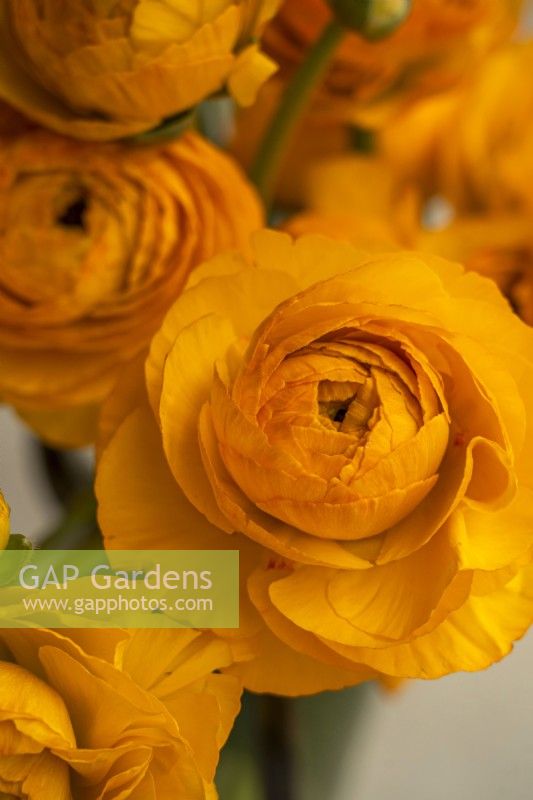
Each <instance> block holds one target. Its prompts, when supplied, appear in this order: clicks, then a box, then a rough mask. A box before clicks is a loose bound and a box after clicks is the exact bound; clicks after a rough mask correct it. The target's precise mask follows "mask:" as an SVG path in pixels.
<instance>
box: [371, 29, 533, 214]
mask: <svg viewBox="0 0 533 800" xmlns="http://www.w3.org/2000/svg"><path fill="white" fill-rule="evenodd" d="M532 67H533V40H531V41H527V42H520V43H516V44H513V45H509V46H507V47H505V48H502V49H501V50H499V51H497V52H496V53H494V54H493V55H492V56H491V57H490V58H488V59H487V60H486V61H485V62H483V64H481V65H480V67H479V68H478V69H477V70H476V71H474V72H473V73H472V75H471V76H470V80H469V82H468V83H466V84H465V85H463V86H462V87H459V88H457V89H456V90H455V91H453V92H449V93H447V94H446V95H444V96H443V97H441V98H429V99H427V100H424V101H421V102H420V103H417V104H414V105H413V106H412V107H410V108H408V109H406V110H405V111H404V112H403V113H401V114H399V115H398V116H397V117H396V118H395V119H394V120H392V121H391V123H390V125H389V126H388V127H387V128H385V129H384V131H383V132H382V150H383V152H384V154H385V157H386V158H387V160H388V161H389V163H390V167H391V169H393V170H394V171H395V172H396V173H397V174H399V175H400V176H402V177H407V178H410V179H415V180H417V181H418V182H419V183H420V184H421V185H422V186H423V187H424V189H425V191H426V192H438V193H440V194H442V195H444V196H445V197H446V198H447V199H448V200H449V202H451V203H452V204H453V205H454V207H455V208H456V209H457V211H458V212H459V213H461V214H463V213H466V214H471V213H480V212H485V211H498V212H509V211H516V210H517V209H518V210H520V209H524V208H525V209H528V210H529V211H531V208H533V190H532V188H531V187H532V185H533V156H532V152H531V150H532V149H531V145H530V142H531V133H532V131H533V123H532V122H531V119H532V114H533V87H532V85H531V81H530V80H529V77H528V76H529V74H530V72H531V69H532Z"/></svg>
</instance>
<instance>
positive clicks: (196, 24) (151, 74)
mask: <svg viewBox="0 0 533 800" xmlns="http://www.w3.org/2000/svg"><path fill="white" fill-rule="evenodd" d="M278 5H279V2H278V0H209V2H203V0H80V2H74V3H73V2H71V0H55V2H53V3H43V2H41V0H17V2H16V3H12V2H11V0H1V2H0V98H2V99H3V100H5V101H7V102H8V103H10V104H11V105H13V106H14V107H15V108H17V109H19V110H20V111H22V112H23V113H24V114H26V115H27V116H29V117H30V118H31V119H33V120H36V121H37V122H39V123H40V124H42V125H44V126H45V127H49V128H53V129H54V130H56V131H59V132H60V133H66V134H68V135H69V136H74V137H77V138H81V139H117V138H121V137H123V136H130V135H132V134H135V133H139V132H141V131H146V130H149V129H151V128H154V127H156V126H157V125H159V124H160V123H161V122H162V121H163V120H164V119H165V118H168V117H172V116H175V115H176V114H178V113H180V112H183V111H186V110H188V109H189V108H191V107H193V106H195V105H196V104H197V103H199V102H200V101H202V100H205V99H206V98H207V97H209V96H210V95H212V94H213V93H215V92H218V91H220V90H221V89H223V88H224V87H226V86H227V87H228V89H229V91H230V93H231V94H232V95H233V96H234V97H235V99H236V100H237V101H238V102H241V103H243V104H247V103H251V102H253V99H254V97H255V93H256V90H257V89H258V87H259V86H260V85H261V83H262V82H263V81H264V80H266V78H267V77H268V76H269V75H270V74H271V73H272V72H273V71H274V69H275V67H274V64H273V62H272V61H271V60H270V59H269V58H267V57H266V56H265V55H263V54H262V53H261V52H260V51H259V48H258V45H257V43H256V37H257V35H258V33H259V32H260V31H261V29H262V27H263V25H264V23H265V22H266V20H267V19H269V18H270V17H271V16H272V15H273V14H274V13H275V11H276V9H277V6H278Z"/></svg>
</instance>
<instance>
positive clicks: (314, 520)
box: [97, 232, 533, 694]
mask: <svg viewBox="0 0 533 800" xmlns="http://www.w3.org/2000/svg"><path fill="white" fill-rule="evenodd" d="M255 248H256V255H255V260H254V264H253V266H249V265H246V264H245V263H244V262H242V263H239V261H238V260H236V259H235V256H228V257H227V258H225V257H222V256H221V257H219V258H218V259H216V260H215V261H212V262H210V263H208V264H206V265H204V266H203V267H200V269H199V270H198V271H197V272H196V273H195V276H194V283H193V285H191V287H190V289H189V290H188V291H187V292H186V293H185V294H184V295H183V296H182V297H181V298H180V299H179V300H178V301H177V302H176V303H175V304H174V306H173V307H172V309H171V310H170V311H169V313H168V314H167V316H166V318H165V321H164V323H163V326H162V328H161V330H160V331H159V333H158V334H157V335H156V336H155V337H154V339H153V342H152V346H151V350H150V355H149V357H148V359H147V362H146V370H145V381H146V389H144V388H143V383H144V381H143V380H142V375H140V374H137V376H136V378H135V368H133V367H132V370H133V374H132V375H130V376H129V379H128V381H127V382H126V383H125V384H124V385H123V386H122V387H121V386H120V385H119V386H117V388H116V390H115V392H114V394H113V395H111V399H110V402H109V406H108V407H107V412H106V414H105V415H104V420H105V426H104V434H105V435H104V440H105V441H104V443H103V447H102V451H101V459H100V463H99V467H98V475H97V494H98V497H99V502H100V522H101V525H102V529H103V531H104V535H105V537H106V541H107V545H108V546H109V547H124V546H130V547H143V546H147V545H148V544H150V546H158V547H159V546H161V547H176V548H180V547H200V546H203V547H206V548H210V547H217V546H218V547H228V548H236V547H238V548H239V549H240V550H241V564H242V577H243V586H242V590H241V591H242V615H241V629H240V631H238V632H227V633H224V632H220V635H222V636H227V640H228V641H229V642H231V644H232V647H233V648H234V654H235V656H236V657H237V655H238V658H239V659H242V661H241V663H238V664H236V665H234V666H232V667H231V668H230V669H231V671H232V672H235V673H237V674H239V675H240V676H241V677H242V678H243V680H244V682H245V685H247V686H248V687H249V688H251V689H255V690H259V691H274V692H280V693H285V694H298V693H300V694H301V693H305V692H312V691H320V690H322V689H325V688H334V687H338V686H342V685H346V684H350V683H357V682H358V681H360V680H364V679H366V678H369V677H373V676H376V674H379V673H384V674H386V675H390V676H394V677H423V678H437V677H439V676H441V675H444V674H447V673H449V672H453V671H455V670H477V669H482V668H484V667H487V666H488V665H490V664H492V663H493V662H494V661H496V660H498V659H499V658H501V657H503V656H504V655H505V654H506V653H508V652H509V650H510V648H511V645H512V642H513V641H514V640H515V639H516V638H518V637H519V636H521V635H522V634H523V633H524V631H525V630H526V629H527V628H528V626H529V624H530V623H531V621H532V619H533V581H532V577H533V575H532V566H531V555H532V545H533V525H532V508H533V506H532V500H533V497H532V490H531V488H530V485H531V483H530V475H531V459H532V453H533V449H532V447H531V443H532V442H531V440H532V435H533V431H532V429H531V420H530V419H529V418H528V416H527V414H526V408H529V407H530V406H531V403H532V402H533V362H532V354H533V331H532V330H531V329H530V328H528V327H527V326H526V325H524V324H523V323H522V322H521V321H520V320H519V319H518V318H517V317H516V316H515V315H513V314H512V313H511V311H510V310H509V307H508V305H507V303H506V302H505V300H504V299H503V298H502V296H501V295H500V294H499V292H498V290H497V289H496V287H495V286H494V284H493V283H492V282H491V281H488V280H485V279H483V278H481V277H479V276H478V275H476V274H475V273H465V272H464V271H463V269H462V268H461V267H460V266H459V265H457V264H453V263H451V262H447V261H444V260H442V259H439V258H436V257H433V256H430V255H424V254H417V253H403V252H398V251H396V252H392V253H389V254H372V255H365V254H364V253H361V252H359V251H357V250H356V249H355V248H354V247H353V246H352V245H350V244H348V243H343V242H338V241H333V240H330V239H328V238H325V237H319V236H303V237H301V238H300V239H298V240H297V241H296V242H293V241H292V240H291V239H290V237H289V236H287V235H284V234H277V233H273V232H265V233H262V234H260V235H258V236H257V237H256V238H255ZM135 380H137V381H138V382H139V384H138V385H137V386H136V388H133V387H134V386H135ZM146 390H147V395H146V393H145V392H146ZM176 519H179V520H180V525H179V528H176V524H175V520H176ZM245 658H247V659H248V660H244V659H245Z"/></svg>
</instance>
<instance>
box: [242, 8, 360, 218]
mask: <svg viewBox="0 0 533 800" xmlns="http://www.w3.org/2000/svg"><path fill="white" fill-rule="evenodd" d="M344 33H345V28H343V26H342V25H341V24H340V23H339V22H337V21H336V20H332V22H330V23H329V25H327V27H326V28H325V29H324V31H323V33H322V35H321V37H320V38H319V39H318V40H317V42H316V43H315V44H314V45H313V47H312V48H311V49H310V50H309V53H308V55H307V58H306V59H305V61H304V62H303V64H302V65H301V66H300V67H299V69H298V70H297V71H296V74H295V75H294V77H293V78H292V80H291V82H290V83H289V85H288V86H287V88H286V90H285V94H284V95H283V98H282V100H281V103H280V106H279V108H278V110H277V113H276V116H275V117H274V120H273V122H272V124H271V126H270V128H269V129H268V131H267V133H266V136H265V138H264V139H263V141H262V142H261V145H260V147H259V150H258V153H257V156H256V158H255V161H254V163H253V165H252V167H251V169H250V177H251V179H252V180H253V182H254V183H255V185H256V186H257V188H258V190H259V192H260V194H261V195H262V197H263V200H264V201H265V204H266V205H267V207H268V206H270V202H271V199H272V194H273V192H274V190H275V188H276V184H277V180H278V175H279V170H280V167H281V165H282V162H283V158H284V156H285V154H286V152H287V150H288V147H289V145H290V143H291V139H292V134H293V133H294V129H295V127H296V125H297V123H298V121H299V120H300V118H301V116H302V114H303V112H304V111H305V110H306V108H307V106H308V105H309V102H310V100H311V96H312V94H313V90H314V89H315V88H316V86H317V85H318V84H319V83H320V81H321V79H322V78H323V77H324V74H325V72H326V70H327V68H328V65H329V62H330V59H331V56H332V55H333V52H334V50H335V48H336V47H337V45H338V43H339V42H340V40H341V38H342V36H343V35H344Z"/></svg>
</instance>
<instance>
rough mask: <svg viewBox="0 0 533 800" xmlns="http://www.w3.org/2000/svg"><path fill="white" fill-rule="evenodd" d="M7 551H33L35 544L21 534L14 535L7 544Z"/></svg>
mask: <svg viewBox="0 0 533 800" xmlns="http://www.w3.org/2000/svg"><path fill="white" fill-rule="evenodd" d="M6 550H33V544H32V543H31V542H30V540H29V539H27V538H26V537H25V536H23V535H22V534H21V533H12V534H11V536H10V537H9V540H8V542H7V545H6Z"/></svg>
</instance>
